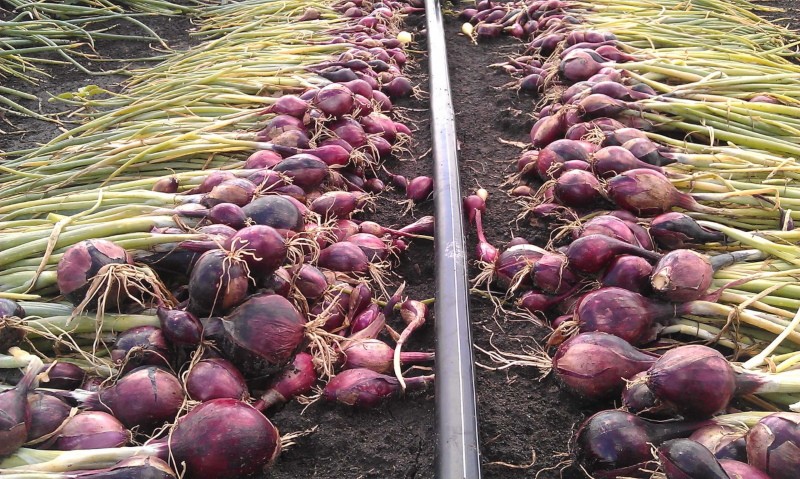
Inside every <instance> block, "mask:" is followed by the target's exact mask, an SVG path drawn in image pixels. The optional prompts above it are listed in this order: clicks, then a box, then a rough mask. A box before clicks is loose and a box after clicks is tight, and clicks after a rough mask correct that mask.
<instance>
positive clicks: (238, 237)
mask: <svg viewBox="0 0 800 479" xmlns="http://www.w3.org/2000/svg"><path fill="white" fill-rule="evenodd" d="M223 248H225V249H226V250H230V251H236V252H239V253H241V258H242V259H243V260H244V261H245V262H246V263H247V265H248V266H249V267H250V271H251V272H253V273H256V274H261V275H265V274H269V273H272V272H273V271H275V270H276V269H277V268H278V267H280V266H281V265H282V264H283V262H284V261H286V253H287V247H286V240H285V239H284V238H283V236H281V234H280V233H278V232H277V231H276V230H275V228H273V227H271V226H266V225H253V226H248V227H246V228H242V229H241V230H239V231H238V232H236V234H234V235H233V236H232V237H231V238H230V239H229V240H228V241H226V242H225V244H224V245H223Z"/></svg>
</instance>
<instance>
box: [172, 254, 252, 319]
mask: <svg viewBox="0 0 800 479" xmlns="http://www.w3.org/2000/svg"><path fill="white" fill-rule="evenodd" d="M247 272H248V268H247V263H246V262H245V261H244V259H242V257H241V255H239V254H238V253H233V252H230V251H225V250H222V249H216V250H211V251H206V252H205V253H203V255H202V256H200V259H199V260H198V261H197V264H195V265H194V268H192V273H191V275H190V277H189V305H188V307H187V310H188V311H189V312H191V313H192V314H195V315H198V316H200V315H206V314H214V313H219V312H225V311H229V310H230V309H231V308H233V307H235V306H236V305H238V304H239V303H241V302H242V301H243V300H244V298H246V297H247V294H248V288H249V282H250V278H249V277H248V275H247Z"/></svg>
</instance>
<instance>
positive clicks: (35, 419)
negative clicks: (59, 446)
mask: <svg viewBox="0 0 800 479" xmlns="http://www.w3.org/2000/svg"><path fill="white" fill-rule="evenodd" d="M28 405H29V407H30V410H31V421H30V423H29V427H28V438H27V441H28V442H30V441H34V440H36V439H39V438H40V437H42V436H46V435H48V434H50V433H52V432H53V431H55V430H56V429H58V427H59V426H61V424H62V423H63V422H64V421H65V420H66V419H67V418H68V417H69V412H70V409H71V408H70V406H69V405H68V404H67V403H65V402H64V401H62V400H61V399H59V398H57V397H55V396H51V395H49V394H42V393H33V394H28Z"/></svg>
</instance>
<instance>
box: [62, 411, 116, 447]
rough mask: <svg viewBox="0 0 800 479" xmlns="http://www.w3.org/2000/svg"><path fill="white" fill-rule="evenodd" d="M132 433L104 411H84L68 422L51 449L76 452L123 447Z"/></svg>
mask: <svg viewBox="0 0 800 479" xmlns="http://www.w3.org/2000/svg"><path fill="white" fill-rule="evenodd" d="M130 439H131V433H130V432H129V431H128V430H127V429H125V426H123V425H122V423H121V422H119V421H118V420H117V419H116V418H115V417H114V416H112V415H111V414H108V413H105V412H102V411H84V412H81V413H78V414H76V415H75V416H73V417H71V418H70V419H68V420H67V422H66V424H64V427H63V428H62V429H61V430H60V431H59V432H58V434H56V436H55V438H54V441H53V442H52V443H50V444H49V447H48V448H49V449H56V450H59V451H75V450H81V449H101V448H106V447H122V446H124V445H125V444H127V443H128V441H130Z"/></svg>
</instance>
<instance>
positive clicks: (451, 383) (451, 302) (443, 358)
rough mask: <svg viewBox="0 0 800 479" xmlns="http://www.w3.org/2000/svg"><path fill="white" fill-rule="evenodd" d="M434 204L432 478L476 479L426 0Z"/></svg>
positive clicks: (462, 287) (442, 96)
mask: <svg viewBox="0 0 800 479" xmlns="http://www.w3.org/2000/svg"><path fill="white" fill-rule="evenodd" d="M425 16H426V20H427V31H428V65H429V72H430V73H429V75H430V88H429V90H430V109H431V137H432V143H433V145H432V146H433V149H432V152H433V161H434V184H435V191H434V194H435V198H434V204H435V208H436V232H435V235H434V238H435V243H434V248H435V262H436V305H435V315H436V477H437V478H438V479H479V478H480V477H481V463H480V450H479V448H478V414H477V408H476V403H477V401H476V396H475V367H474V363H473V359H472V332H471V330H470V319H469V287H468V286H469V282H468V279H467V255H466V245H465V242H464V220H463V218H464V216H463V213H462V211H461V185H460V183H459V176H458V156H457V153H456V150H457V139H456V128H455V114H454V112H453V103H452V99H451V97H450V77H449V72H448V69H447V48H446V46H445V36H444V26H443V20H442V11H441V8H440V5H439V0H425Z"/></svg>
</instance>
